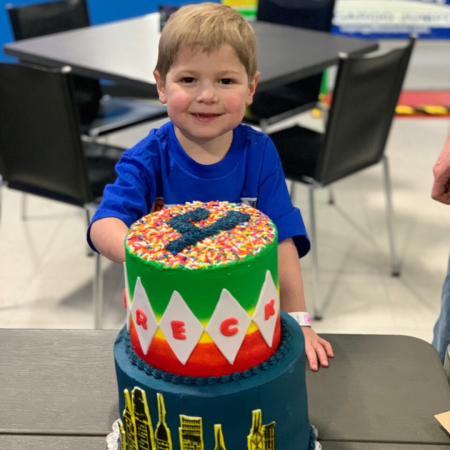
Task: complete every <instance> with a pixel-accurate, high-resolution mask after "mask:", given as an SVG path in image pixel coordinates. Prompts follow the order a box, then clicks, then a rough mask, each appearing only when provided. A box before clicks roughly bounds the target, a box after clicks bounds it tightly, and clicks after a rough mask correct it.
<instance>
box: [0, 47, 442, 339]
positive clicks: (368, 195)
mask: <svg viewBox="0 0 450 450" xmlns="http://www.w3.org/2000/svg"><path fill="white" fill-rule="evenodd" d="M388 46H389V43H387V44H386V47H388ZM448 47H449V44H448V43H437V44H435V45H431V44H429V43H426V44H424V45H423V46H419V47H418V49H417V53H416V54H415V59H414V60H413V64H412V66H411V71H410V73H409V75H408V79H407V84H406V87H407V88H409V89H429V88H431V89H450V82H449V81H448V80H449V79H450V78H449V77H448V73H450V60H449V57H448V55H449V54H450V52H448ZM444 50H445V52H444ZM430 52H431V53H433V52H434V58H432V57H431V56H430ZM430 58H431V59H430ZM430 61H431V62H430ZM433 63H435V64H436V67H437V71H438V72H439V76H438V77H434V78H433V84H432V85H431V81H430V78H429V77H428V75H426V73H427V72H426V71H425V70H424V67H425V66H427V65H429V64H433ZM447 63H448V64H447ZM445 70H446V71H447V72H446V73H447V76H446V77H444V76H443V75H442V71H445ZM436 73H437V72H436ZM446 84H447V85H446ZM301 120H302V121H308V122H313V125H314V122H315V121H316V120H317V119H311V117H309V116H303V117H302V118H301ZM319 126H320V123H319ZM449 131H450V120H447V119H396V120H395V121H394V124H393V127H392V131H391V135H390V139H389V142H388V146H387V148H388V154H389V155H390V160H391V176H392V182H393V192H394V206H395V211H396V219H397V221H396V225H397V227H396V228H397V244H398V245H397V247H398V253H399V257H400V260H401V266H402V267H401V268H402V273H401V276H400V277H398V278H393V277H391V276H390V268H389V252H388V241H387V234H386V225H385V208H384V195H383V189H382V178H381V167H374V168H370V169H368V170H366V171H364V172H362V173H360V174H358V175H356V176H354V177H351V178H349V179H347V180H345V181H342V182H339V183H336V184H335V186H334V193H335V198H336V204H335V205H334V206H331V205H328V204H327V192H325V191H323V192H319V193H318V195H317V199H316V200H317V202H316V204H317V206H316V208H317V222H318V238H319V259H320V260H319V263H320V268H321V278H320V286H321V297H322V303H323V311H324V319H323V320H322V321H320V322H315V323H314V327H315V329H316V331H318V332H322V333H383V334H406V335H411V336H416V337H418V338H421V339H424V340H427V341H430V340H431V336H432V327H433V324H434V322H435V320H436V317H437V314H438V311H439V303H440V292H441V287H442V282H443V279H444V275H445V271H446V266H447V260H448V257H449V254H450V232H449V230H450V207H445V206H444V205H441V204H438V203H436V202H434V201H432V200H431V198H430V188H431V184H432V172H431V169H432V166H433V163H434V161H435V159H436V157H437V155H438V154H439V151H440V149H441V147H442V145H443V143H444V141H445V138H446V135H447V133H448V132H449ZM147 132H148V126H141V127H137V128H135V129H134V130H133V131H132V132H127V133H122V134H120V135H117V136H116V137H115V138H114V142H116V143H121V144H124V145H132V144H133V143H135V142H136V141H137V140H138V139H140V138H141V137H143V136H144V135H145V134H146V133H147ZM110 139H111V142H112V138H110ZM306 194H307V192H306V189H305V188H304V187H303V186H300V185H299V186H297V188H296V200H295V202H296V204H297V206H299V207H300V208H301V210H302V213H303V216H304V219H305V222H306V223H307V225H308V217H309V212H308V203H307V196H306ZM21 197H22V196H21V195H20V194H18V193H17V192H14V191H10V190H8V189H3V199H2V204H3V206H2V217H1V220H0V327H11V328H12V327H20V328H92V327H93V312H92V301H91V297H92V276H93V273H94V259H93V258H92V257H88V256H86V245H85V229H86V223H85V216H84V212H83V211H82V210H81V209H78V208H76V207H70V206H66V205H63V204H59V203H56V202H52V201H47V200H44V199H41V198H38V197H32V196H29V197H28V206H27V217H28V218H27V220H25V221H22V220H21ZM104 267H105V318H104V323H105V328H119V327H121V326H122V325H123V323H124V320H125V311H124V310H123V307H122V289H123V275H122V268H121V267H120V266H118V265H115V264H113V263H107V264H104ZM302 267H303V273H304V279H305V289H306V296H307V300H308V301H310V299H311V273H310V257H309V256H307V257H305V258H304V259H303V260H302Z"/></svg>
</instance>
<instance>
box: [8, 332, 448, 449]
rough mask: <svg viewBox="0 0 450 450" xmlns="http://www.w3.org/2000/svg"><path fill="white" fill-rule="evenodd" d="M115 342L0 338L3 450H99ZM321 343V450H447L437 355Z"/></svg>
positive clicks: (43, 335)
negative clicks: (325, 362) (330, 356)
mask: <svg viewBox="0 0 450 450" xmlns="http://www.w3.org/2000/svg"><path fill="white" fill-rule="evenodd" d="M116 335H117V331H104V330H102V331H91V330H68V331H59V330H0V367H1V370H0V398H1V402H0V448H2V449H3V448H5V449H6V448H14V449H18V450H22V449H31V448H33V450H41V449H42V450H43V449H46V450H47V449H48V450H53V449H55V450H57V449H64V450H65V449H68V450H72V449H73V450H75V449H80V448H82V449H83V450H90V449H91V448H92V449H94V448H103V439H104V436H105V435H106V434H108V433H109V432H110V431H111V425H112V423H113V422H114V420H116V419H117V417H118V414H119V413H118V408H117V399H118V393H117V388H116V379H115V373H114V361H113V354H112V348H113V343H114V340H115V338H116ZM324 337H325V338H326V339H328V340H329V341H330V342H331V343H332V345H333V348H334V351H335V354H336V357H335V359H334V360H333V361H332V362H331V367H330V368H329V369H321V370H320V371H319V372H318V373H311V372H309V370H308V371H307V384H308V397H309V411H310V419H311V422H312V423H313V424H314V425H316V426H317V428H318V429H319V433H320V440H321V442H322V445H323V448H324V450H343V449H350V450H407V449H411V448H412V449H413V450H414V449H415V448H417V449H419V448H423V449H428V448H429V449H430V450H432V449H433V450H439V449H443V448H444V447H445V448H450V438H449V436H448V435H447V434H446V433H445V431H443V429H442V428H441V427H440V425H439V423H438V422H437V421H436V420H435V419H434V414H438V413H441V412H444V411H447V410H449V409H450V390H449V387H448V382H447V379H446V377H445V375H444V371H443V369H442V365H441V364H440V361H439V358H438V355H437V352H436V351H435V350H434V348H432V347H431V346H430V345H429V344H427V343H426V342H423V341H420V340H418V339H415V338H410V337H404V336H370V335H324ZM62 443H63V444H62ZM80 444H82V446H81V447H80Z"/></svg>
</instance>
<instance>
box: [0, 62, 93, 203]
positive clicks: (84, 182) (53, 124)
mask: <svg viewBox="0 0 450 450" xmlns="http://www.w3.org/2000/svg"><path fill="white" fill-rule="evenodd" d="M0 154H1V155H2V161H3V163H2V165H3V166H4V167H3V168H2V175H3V176H4V179H5V180H6V181H7V182H8V186H9V187H10V188H13V189H19V190H21V191H24V192H29V193H33V194H36V195H41V196H44V197H48V198H51V199H54V200H60V201H64V202H67V203H72V204H76V205H80V206H81V205H83V204H86V203H89V202H91V201H92V200H93V196H92V193H91V190H90V184H89V180H88V172H87V165H86V160H85V156H84V154H83V147H82V143H81V139H80V135H79V121H78V118H77V115H76V110H75V105H74V101H73V96H72V76H71V75H70V74H69V73H63V72H62V71H61V70H57V69H55V70H49V69H43V68H42V69H41V68H37V67H31V66H23V65H17V64H6V63H2V64H0Z"/></svg>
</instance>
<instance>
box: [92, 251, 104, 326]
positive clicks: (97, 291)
mask: <svg viewBox="0 0 450 450" xmlns="http://www.w3.org/2000/svg"><path fill="white" fill-rule="evenodd" d="M93 300H94V328H95V329H96V330H101V329H102V328H103V274H102V257H101V255H100V254H99V253H97V254H96V257H95V276H94V289H93Z"/></svg>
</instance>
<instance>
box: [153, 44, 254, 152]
mask: <svg viewBox="0 0 450 450" xmlns="http://www.w3.org/2000/svg"><path fill="white" fill-rule="evenodd" d="M154 75H155V79H156V82H157V88H158V93H159V99H160V101H161V102H162V103H164V104H167V112H168V115H169V117H170V119H171V121H172V123H173V124H174V127H175V131H176V134H177V137H178V138H179V140H180V143H181V145H182V146H183V147H185V145H186V144H187V145H189V144H190V143H191V144H198V145H202V144H205V143H208V142H209V141H212V140H215V139H217V138H224V137H226V136H225V135H226V134H227V133H231V136H232V132H233V131H232V130H233V129H234V128H235V127H236V126H237V125H239V123H240V122H241V121H242V118H243V117H244V113H245V107H246V106H247V105H250V104H251V102H252V99H253V94H254V93H255V89H256V84H257V82H258V78H259V73H257V74H256V75H255V77H254V78H253V80H249V78H248V76H247V72H246V70H245V67H244V66H243V64H242V63H241V61H240V60H239V58H238V57H237V56H236V53H235V52H234V50H233V49H232V48H231V46H229V45H223V46H222V47H220V48H219V49H218V50H216V51H213V52H211V53H210V54H208V53H205V52H202V51H197V52H195V53H193V52H192V51H191V50H190V49H188V48H182V49H181V50H180V52H179V53H178V56H177V59H176V61H175V63H174V64H173V66H172V67H171V68H170V70H169V72H168V73H167V76H166V80H165V82H164V81H163V80H161V77H160V76H159V73H158V72H157V71H155V72H154Z"/></svg>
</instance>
